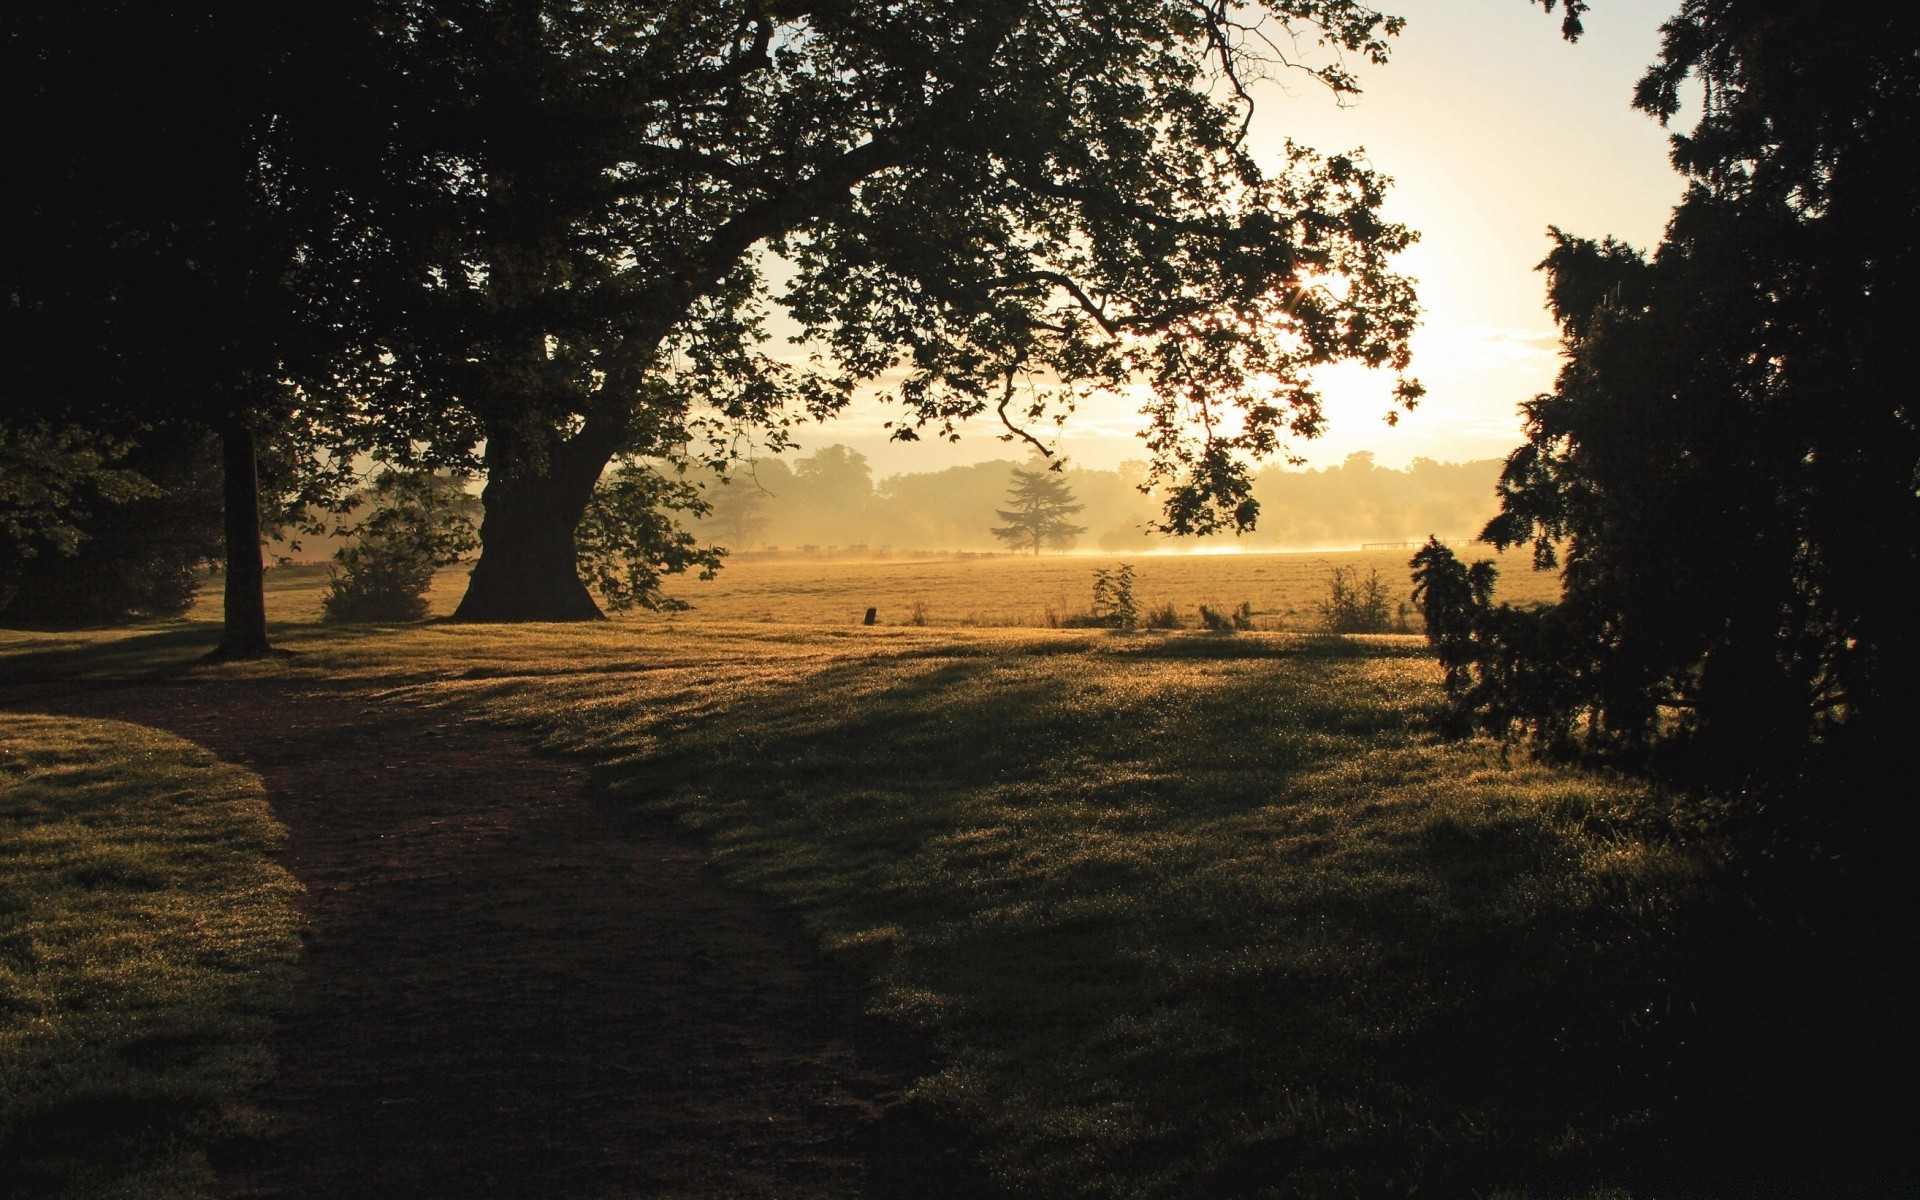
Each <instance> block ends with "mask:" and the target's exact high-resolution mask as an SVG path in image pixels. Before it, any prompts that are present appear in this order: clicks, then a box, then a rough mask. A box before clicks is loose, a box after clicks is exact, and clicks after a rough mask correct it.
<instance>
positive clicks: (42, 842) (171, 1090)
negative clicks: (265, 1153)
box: [0, 714, 299, 1198]
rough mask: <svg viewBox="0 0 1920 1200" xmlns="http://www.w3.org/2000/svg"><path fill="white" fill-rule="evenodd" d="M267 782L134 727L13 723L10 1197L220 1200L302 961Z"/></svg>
mask: <svg viewBox="0 0 1920 1200" xmlns="http://www.w3.org/2000/svg"><path fill="white" fill-rule="evenodd" d="M281 836H282V830H281V829H280V827H279V826H278V825H277V824H276V823H275V822H274V821H273V819H272V818H271V817H270V816H269V814H268V812H267V806H266V800H265V795H264V792H263V790H262V787H261V784H260V781H259V779H258V777H256V776H254V775H252V774H251V773H249V772H246V771H242V770H240V769H239V768H236V767H232V766H228V765H226V764H223V763H221V762H219V761H217V760H216V759H214V758H213V757H212V756H211V755H209V754H207V753H206V752H205V751H203V750H201V749H199V748H197V747H195V746H193V745H191V744H190V743H187V742H183V741H181V740H179V739H177V738H174V737H171V736H168V735H166V734H163V733H160V732H157V731H155V730H151V729H145V728H142V727H139V726H135V725H125V724H121V723H118V722H112V721H87V720H74V719H68V718H57V717H40V716H20V715H14V714H0V1178H5V1179H6V1181H7V1185H8V1186H7V1189H6V1190H7V1191H8V1192H9V1194H15V1195H45V1196H70V1197H75V1198H79V1197H87V1198H102V1197H121V1196H125V1197H135V1196H138V1197H164V1198H173V1197H197V1196H207V1195H212V1194H213V1193H214V1186H215V1180H214V1175H213V1171H212V1169H211V1167H210V1165H209V1163H208V1150H209V1147H210V1146H211V1145H213V1144H215V1143H217V1142H218V1141H219V1140H221V1139H223V1138H227V1137H231V1136H233V1135H234V1134H235V1133H237V1132H242V1131H244V1130H245V1129H246V1128H247V1127H248V1123H249V1120H250V1116H249V1111H248V1109H247V1107H246V1101H245V1094H246V1092H247V1090H248V1089H249V1088H251V1087H252V1086H254V1085H256V1084H258V1083H259V1082H261V1081H262V1080H264V1079H265V1078H267V1077H268V1076H269V1075H270V1074H271V1072H272V1068H273V1064H272V1060H271V1055H270V1051H269V1048H268V1045H267V1040H268V1037H269V1036H270V1033H271V1028H272V1018H271V1011H272V1009H273V1008H274V1007H275V1006H276V1005H277V1004H278V1003H279V1002H280V1001H281V999H282V998H283V995H284V992H285V990H286V987H287V984H288V978H289V972H290V970H291V968H292V966H293V964H294V962H295V960H296V958H297V955H298V952H299V941H298V937H297V928H296V925H297V917H296V913H295V910H294V898H295V895H296V893H297V891H298V888H299V885H298V884H297V883H296V882H295V880H294V879H293V878H292V876H291V875H289V874H288V873H287V872H286V871H285V870H283V869H281V868H280V867H279V866H277V865H275V864H273V863H272V862H271V861H270V860H269V859H268V858H267V853H268V852H269V851H270V850H271V849H272V848H273V847H274V846H275V845H277V844H278V842H279V840H280V838H281Z"/></svg>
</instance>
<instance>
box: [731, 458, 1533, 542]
mask: <svg viewBox="0 0 1920 1200" xmlns="http://www.w3.org/2000/svg"><path fill="white" fill-rule="evenodd" d="M1042 467H1043V464H1039V463H1032V462H1017V461H1013V460H1008V459H994V460H989V461H987V462H981V463H974V464H970V465H968V466H962V467H950V468H947V469H946V470H942V471H927V472H910V473H903V474H899V475H892V476H888V477H886V478H884V479H879V480H876V479H874V477H873V471H872V468H871V467H870V466H869V465H868V463H867V460H866V457H865V456H864V455H862V454H860V453H859V452H858V451H855V450H852V449H849V448H848V447H846V446H839V445H835V446H828V447H825V448H824V449H821V450H819V451H816V452H814V453H812V454H808V455H801V456H798V457H796V458H793V459H792V460H791V461H789V460H787V459H778V458H773V459H762V460H760V461H759V462H757V463H755V464H753V466H752V468H751V470H743V471H741V472H739V473H738V474H736V476H735V477H734V478H733V479H732V480H731V481H729V482H726V483H724V484H723V483H721V482H719V481H718V480H717V479H714V478H712V477H711V476H707V477H704V479H703V484H704V487H703V494H704V496H705V497H706V499H707V500H708V502H709V503H711V504H712V511H711V512H710V513H709V514H707V516H705V517H704V518H702V519H700V520H699V521H698V522H696V523H695V524H694V528H695V529H697V530H698V531H699V533H700V534H701V536H702V537H703V538H707V539H710V540H712V541H714V542H717V543H719V544H720V545H722V546H726V547H728V548H729V549H732V550H736V551H737V550H755V549H759V548H762V547H766V546H777V547H780V548H782V549H785V550H794V549H798V548H799V547H802V546H815V547H818V548H821V549H825V548H826V547H829V546H838V547H848V546H866V547H869V548H873V549H877V548H879V547H881V546H891V547H894V548H896V549H903V550H904V549H915V550H993V549H1002V550H1004V549H1007V548H1008V541H1007V540H1006V539H1001V538H997V537H996V536H995V535H994V533H993V529H994V528H995V527H996V526H1001V527H1004V526H1005V525H1006V521H1005V519H1004V517H1003V516H1002V515H1001V514H1002V511H1003V510H1006V509H1008V507H1009V503H1008V492H1009V488H1010V487H1012V486H1014V485H1015V483H1016V482H1017V479H1018V475H1017V473H1018V472H1023V471H1031V470H1035V469H1042ZM1147 473H1148V472H1147V467H1146V464H1144V463H1124V464H1122V465H1121V466H1120V468H1119V469H1117V470H1112V471H1100V470H1087V469H1083V468H1078V467H1073V466H1071V465H1069V466H1068V467H1067V468H1066V469H1065V470H1064V471H1060V472H1052V471H1046V472H1045V474H1046V475H1047V476H1048V477H1049V478H1054V479H1057V480H1059V481H1060V483H1061V484H1063V485H1064V486H1065V487H1066V488H1067V489H1068V490H1069V491H1070V492H1071V493H1072V498H1073V502H1074V503H1077V504H1079V505H1080V506H1081V512H1080V513H1079V514H1078V515H1074V514H1066V516H1071V517H1072V520H1071V521H1067V522H1066V524H1067V525H1068V526H1069V527H1071V528H1078V527H1079V526H1080V525H1083V524H1084V526H1085V528H1084V529H1083V530H1081V531H1080V532H1078V533H1070V534H1067V535H1065V536H1064V538H1063V539H1062V542H1061V543H1060V548H1066V547H1073V548H1077V549H1083V550H1104V551H1109V552H1113V553H1126V552H1131V551H1138V550H1148V549H1153V548H1154V547H1156V546H1168V547H1175V546H1180V545H1186V544H1190V543H1191V541H1192V539H1178V540H1176V539H1172V538H1168V537H1166V536H1165V535H1164V534H1159V533H1156V532H1155V531H1154V526H1155V524H1156V521H1157V520H1158V518H1159V516H1160V508H1159V505H1158V504H1157V503H1156V498H1155V497H1154V496H1153V495H1151V494H1148V493H1143V492H1141V490H1140V486H1141V484H1142V483H1143V482H1145V480H1146V478H1147ZM1499 476H1500V462H1499V461H1498V460H1497V459H1487V460H1482V461H1478V462H1466V463H1441V462H1435V461H1434V460H1432V459H1427V458H1417V459H1415V460H1414V461H1413V462H1412V463H1410V464H1409V465H1408V466H1407V467H1406V468H1404V469H1401V470H1395V469H1392V468H1387V467H1381V466H1379V465H1377V464H1376V463H1375V462H1374V459H1373V456H1372V455H1371V454H1367V453H1357V454H1353V455H1350V456H1348V458H1347V460H1346V461H1345V462H1343V463H1341V464H1339V465H1337V466H1332V467H1326V468H1322V469H1317V470H1288V469H1283V468H1280V467H1268V468H1266V469H1264V470H1262V471H1260V472H1259V473H1257V474H1256V475H1255V476H1254V477H1253V484H1252V492H1251V494H1252V496H1253V498H1254V499H1255V500H1256V501H1258V503H1259V505H1260V520H1259V524H1258V525H1257V526H1256V527H1255V528H1254V529H1252V530H1249V531H1247V532H1245V533H1243V534H1241V535H1239V536H1238V537H1237V538H1235V537H1232V535H1225V534H1223V535H1220V537H1221V538H1222V539H1223V540H1232V541H1234V542H1235V543H1236V544H1239V545H1244V546H1246V547H1248V548H1250V549H1281V548H1286V549H1316V548H1325V547H1351V546H1356V545H1359V544H1361V543H1364V542H1370V541H1399V540H1403V539H1405V540H1415V541H1418V540H1421V539H1423V538H1424V537H1425V536H1426V535H1427V534H1429V533H1435V532H1438V533H1441V534H1443V535H1445V536H1450V537H1452V536H1462V537H1464V536H1470V535H1471V534H1473V533H1475V532H1477V531H1478V530H1479V529H1480V527H1481V526H1482V525H1484V524H1486V522H1487V521H1488V520H1489V519H1490V518H1491V517H1492V516H1493V514H1494V512H1495V511H1496V510H1497V508H1498V501H1497V498H1496V495H1495V490H1494V489H1495V484H1496V483H1497V482H1498V480H1499ZM1050 544H1052V543H1050ZM1023 545H1025V546H1026V548H1029V549H1030V548H1031V546H1030V545H1028V544H1026V543H1023Z"/></svg>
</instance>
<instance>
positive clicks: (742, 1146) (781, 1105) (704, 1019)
mask: <svg viewBox="0 0 1920 1200" xmlns="http://www.w3.org/2000/svg"><path fill="white" fill-rule="evenodd" d="M0 704H4V705H5V706H6V707H8V708H14V709H18V710H20V711H37V712H52V713H63V714H71V715H81V716H96V717H109V718H114V719H118V720H125V721H132V722H136V723H138V724H143V725H151V726H155V727H158V728H161V729H165V730H168V731H170V732H172V733H175V734H178V735H180V736H183V737H186V738H188V739H190V740H193V741H195V742H198V743H200V744H201V745H203V746H205V747H207V748H208V749H209V750H211V751H213V752H214V753H215V754H217V755H219V756H220V757H221V758H223V759H227V760H229V761H232V762H236V763H239V764H241V765H244V766H246V767H248V768H250V769H252V770H254V771H256V772H258V773H259V774H260V775H261V776H262V778H263V779H264V780H265V782H266V786H267V789H268V793H269V796H270V798H271V800H272V803H273V807H274V811H275V813H276V814H277V815H278V816H279V818H280V820H281V821H283V822H284V823H285V824H286V826H287V828H288V830H289V841H288V846H287V849H286V851H285V860H284V861H285V863H286V865H287V866H288V867H289V868H290V869H291V870H292V871H293V872H294V873H295V874H296V875H297V876H298V877H299V878H300V879H301V880H302V881H303V882H304V883H305V885H306V888H307V899H306V905H307V912H306V915H307V920H308V927H309V929H310V931H311V941H310V944H309V946H308V954H307V964H306V967H307V983H306V987H305V989H304V994H303V995H302V996H301V998H300V1003H299V1004H298V1006H297V1008H296V1010H295V1011H294V1012H293V1013H291V1014H290V1015H289V1017H288V1018H287V1020H286V1021H285V1022H284V1023H283V1027H282V1030H281V1034H280V1038H279V1044H278V1046H277V1051H278V1055H279V1060H280V1074H279V1076H278V1078H277V1080H276V1082H275V1083H273V1084H272V1085H270V1086H269V1087H268V1088H267V1089H265V1090H264V1092H263V1094H262V1095H260V1096H259V1097H258V1100H259V1103H260V1105H261V1107H262V1109H263V1110H264V1111H265V1113H266V1115H267V1118H268V1125H269V1128H270V1129H271V1131H272V1133H271V1135H270V1136H268V1137H267V1138H265V1139H263V1140H262V1141H260V1142H259V1143H257V1144H252V1145H248V1146H242V1147H237V1148H235V1149H234V1150H233V1152H232V1153H231V1154H230V1155H229V1156H228V1158H229V1161H227V1162H225V1163H223V1164H222V1165H223V1169H224V1170H225V1172H226V1174H227V1178H228V1179H229V1180H230V1182H231V1185H232V1193H233V1194H234V1195H236V1196H247V1197H262V1198H266V1197H274V1198H283V1197H284V1198H288V1200H293V1198H301V1200H304V1198H307V1197H315V1198H318V1197H327V1198H333V1197H342V1198H344V1197H355V1198H362V1197H448V1198H452V1197H459V1198H462V1200H486V1198H494V1197H499V1198H508V1197H528V1198H534V1197H540V1198H546V1197H650V1198H676V1197H687V1198H693V1197H699V1198H709V1197H712V1198H718V1197H729V1198H731V1197H741V1198H747V1197H781V1198H783V1200H808V1198H814V1197H819V1198H828V1197H832V1198H840V1197H866V1198H870V1200H880V1198H886V1197H902V1198H904V1197H915V1198H922V1197H924V1198H927V1200H935V1198H951V1200H959V1198H962V1197H966V1198H969V1200H971V1198H975V1197H988V1196H991V1195H993V1194H994V1192H993V1190H992V1189H990V1188H989V1187H988V1186H987V1184H986V1182H985V1179H984V1176H983V1174H982V1172H981V1171H980V1169H979V1168H978V1166H977V1165H976V1164H975V1162H974V1159H973V1157H972V1155H971V1153H970V1151H969V1150H968V1148H967V1147H966V1146H965V1144H964V1142H963V1141H962V1139H961V1138H960V1137H959V1136H958V1135H956V1134H955V1133H954V1131H953V1130H951V1129H950V1128H948V1127H946V1126H944V1125H942V1124H940V1123H939V1122H937V1121H935V1120H933V1119H931V1118H930V1117H929V1116H927V1115H926V1114H925V1113H924V1112H923V1111H921V1109H920V1107H919V1106H918V1105H917V1104H916V1103H914V1102H913V1101H911V1100H910V1099H908V1098H907V1091H908V1089H909V1087H910V1085H911V1081H912V1080H913V1078H914V1077H915V1075H916V1074H917V1073H918V1071H919V1070H920V1069H922V1068H923V1067H924V1061H923V1059H922V1057H921V1052H920V1051H919V1049H918V1048H917V1047H915V1046H913V1045H912V1044H910V1043H909V1042H908V1041H907V1040H906V1039H905V1038H903V1037H901V1036H899V1035H898V1034H897V1033H896V1032H895V1031H893V1030H891V1029H890V1028H888V1027H886V1026H884V1025H882V1024H880V1023H879V1022H877V1021H876V1020H874V1019H873V1018H871V1017H869V1016H867V1015H866V1014H865V1012H864V1010H863V1007H862V1003H861V991H860V987H859V984H858V982H857V981H856V980H855V979H853V978H852V977H851V976H850V975H848V974H846V973H845V972H843V971H841V970H839V969H838V968H837V967H836V966H834V965H833V964H832V963H830V962H827V961H826V960H824V959H823V958H822V957H821V956H820V954H819V953H818V951H817V950H816V949H815V947H814V945H813V943H812V942H811V940H810V939H809V938H808V937H807V936H806V934H805V932H804V931H803V930H802V929H801V927H800V925H799V923H798V921H797V920H796V919H794V918H793V917H792V916H791V915H790V914H787V913H784V912H782V911H780V910H778V909H777V908H775V907H774V906H773V905H772V904H771V903H770V902H768V901H767V900H765V899H764V898H761V897H757V896H753V895H750V894H745V893H742V892H739V891H736V890H734V889H731V888H729V887H727V886H726V885H725V884H724V883H723V882H722V881H721V880H720V879H719V877H718V876H717V875H716V874H715V873H714V872H713V871H712V870H711V869H709V868H707V867H706V866H705V865H703V861H704V856H703V853H702V851H701V848H700V845H699V843H698V841H697V840H696V839H693V838H690V837H688V836H685V835H682V834H679V833H677V832H675V831H672V830H670V829H666V828H663V827H662V826H661V825H660V824H658V823H657V822H654V821H651V820H649V819H647V818H644V817H641V816H637V815H635V814H633V813H631V812H630V811H627V810H626V809H624V808H623V807H622V806H620V805H618V804H617V803H615V802H613V801H611V800H610V799H609V798H608V797H607V796H606V795H605V792H604V789H603V788H602V787H601V786H600V785H599V784H598V783H597V781H596V780H595V779H594V778H593V777H592V775H591V774H590V773H589V772H588V771H587V770H585V769H584V768H582V767H580V766H578V765H575V764H571V763H567V762H564V761H559V760H556V759H553V758H548V757H543V756H540V755H538V754H536V753H534V752H533V751H532V749H531V748H530V746H529V744H528V741H527V739H526V738H524V737H522V736H520V735H517V734H513V733H507V732H502V731H500V730H498V729H490V728H481V727H478V726H474V725H470V724H465V723H462V722H460V721H459V720H458V719H457V717H456V716H454V715H451V714H449V713H446V712H442V711H435V710H430V709H424V708H414V707H410V706H407V705H403V704H399V703H395V702H392V701H385V700H381V699H379V698H377V697H375V696H372V695H370V694H369V693H367V692H365V691H362V690H357V689H355V688H353V687H349V686H329V685H326V684H316V683H314V682H312V681H296V682H287V681H277V680H232V681H221V680H207V679H190V680H186V681H172V682H165V681H163V682H155V683H146V684H141V685H138V686H127V687H114V688H98V689H81V688H78V687H73V686H58V687H56V686H44V687H35V688H22V687H14V688H10V689H6V690H4V691H0Z"/></svg>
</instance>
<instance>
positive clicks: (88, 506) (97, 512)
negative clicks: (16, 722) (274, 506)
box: [0, 424, 220, 625]
mask: <svg viewBox="0 0 1920 1200" xmlns="http://www.w3.org/2000/svg"><path fill="white" fill-rule="evenodd" d="M209 449H210V447H209V445H208V439H207V438H205V437H204V436H199V435H194V434H191V433H185V432H184V431H176V432H175V434H174V435H173V436H169V435H168V434H166V433H163V432H159V431H154V432H150V433H148V434H147V435H146V436H144V437H143V438H142V439H141V440H140V441H138V442H133V441H130V440H124V439H118V438H109V437H105V436H102V435H99V434H95V433H87V432H83V431H81V430H79V429H76V428H73V427H66V428H62V429H58V430H56V429H53V428H50V427H48V426H46V425H42V424H14V425H10V426H4V427H0V621H4V622H7V623H12V624H31V625H78V624H95V623H100V624H111V623H119V622H124V621H127V620H131V619H133V618H135V617H137V616H142V615H153V616H178V615H179V614H181V613H183V612H185V611H186V610H187V608H188V607H189V606H190V605H191V604H192V603H193V599H194V595H195V592H196V591H197V589H198V587H199V577H198V572H199V570H200V568H201V566H202V565H203V564H204V563H205V562H206V561H207V560H208V559H209V558H211V557H213V556H215V555H216V554H218V553H219V548H220V494H219V481H218V472H217V467H216V465H215V462H214V460H213V458H212V456H211V455H210V453H209Z"/></svg>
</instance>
